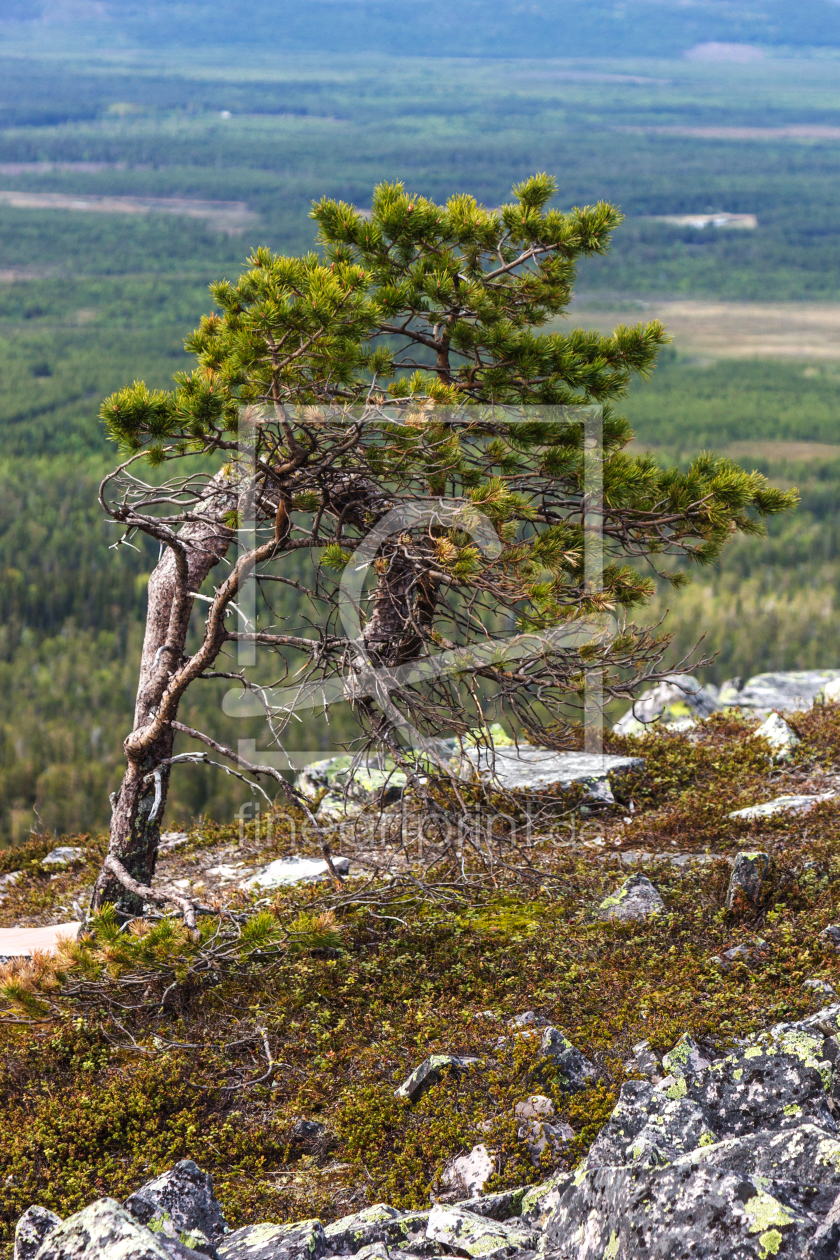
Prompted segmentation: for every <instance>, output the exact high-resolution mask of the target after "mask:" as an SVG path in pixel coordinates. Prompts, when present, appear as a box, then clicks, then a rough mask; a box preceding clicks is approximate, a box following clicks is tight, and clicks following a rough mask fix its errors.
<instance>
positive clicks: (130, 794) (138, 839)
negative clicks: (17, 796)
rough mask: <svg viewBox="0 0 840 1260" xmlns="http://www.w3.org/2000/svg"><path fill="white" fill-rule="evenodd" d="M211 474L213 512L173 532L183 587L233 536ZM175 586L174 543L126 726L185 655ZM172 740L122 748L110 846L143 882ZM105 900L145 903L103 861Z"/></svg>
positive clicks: (191, 586) (158, 581)
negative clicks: (181, 556) (182, 560)
mask: <svg viewBox="0 0 840 1260" xmlns="http://www.w3.org/2000/svg"><path fill="white" fill-rule="evenodd" d="M214 481H215V483H216V486H215V487H214V489H215V495H214V497H211V498H210V500H209V502H210V503H211V504H212V514H213V516H214V517H215V518H216V520H215V521H206V522H200V523H199V522H195V523H189V524H187V525H184V526H183V527H182V528H181V531H180V533H179V535H178V537H179V538H180V539H181V541H182V542H184V543H186V544H187V548H186V564H187V575H188V576H187V590H188V591H189V592H191V593H192V592H195V591H197V590H198V589H199V588H200V586H201V584H202V583H203V582H204V579H205V578H206V577H207V575H208V573H209V572H210V570H211V569H212V568H213V566H214V565H215V564H218V562H219V560H221V558H222V557H223V556H224V555H225V554H226V552H227V550H228V548H229V546H230V543H231V539H232V538H233V536H234V535H233V530H232V529H230V528H229V527H228V526H227V525H225V524H223V523H222V517H223V516H224V514H225V513H226V512H228V511H230V509H231V508H232V507H235V506H236V496H235V494H233V493H232V492H230V490H229V481H228V476H227V474H225V473H218V474H217V476H216V478H214ZM219 490H222V493H219ZM208 515H209V513H208ZM177 593H178V563H177V558H176V555H175V552H174V551H173V549H172V548H171V547H167V548H166V550H165V552H164V554H163V555H162V556H161V558H160V560H159V561H158V563H157V566H156V567H155V569H154V571H153V572H152V575H151V577H150V578H149V604H148V609H147V612H146V633H145V637H144V639H143V656H142V660H141V665H140V679H139V682H138V686H137V698H136V702H135V707H134V725H133V726H132V733H135V732H137V731H141V730H142V729H143V728H144V727H145V726H147V725H148V724H149V722H150V721H151V719H152V718H153V716H154V714H155V711H156V709H157V706H158V705H159V703H160V700H161V697H162V695H163V693H164V691H165V690H166V686H167V683H168V681H169V677H170V675H171V674H172V672H173V671H174V670H175V669H177V668H178V666H179V665H180V664H181V662H182V660H183V657H184V648H185V645H186V641H187V632H188V630H189V624H190V613H191V612H192V606H193V603H194V600H193V599H187V600H186V601H185V602H184V603H183V605H182V606H181V607H180V609H179V608H178V607H177V599H176V597H177ZM173 606H175V612H174V615H173ZM173 744H174V732H173V730H172V728H171V726H167V727H166V728H165V729H164V731H163V732H162V733H161V734H160V736H159V737H158V738H157V740H156V741H155V742H154V743H152V744H150V745H148V746H144V747H143V749H142V752H140V753H139V754H138V753H134V752H131V751H129V750H128V749H126V753H127V765H126V770H125V774H124V775H123V780H122V783H121V784H120V787H119V791H118V792H116V793H115V796H114V797H113V798H112V804H113V810H112V815H111V829H110V841H109V845H108V852H109V854H110V855H112V856H113V857H115V858H117V859H118V860H119V861H120V862H121V863H122V865H123V866H124V867H125V869H126V870H127V871H128V873H129V875H131V876H132V877H133V878H134V879H136V880H137V882H138V883H141V884H146V885H149V884H151V882H152V879H153V877H154V873H155V863H156V860H157V849H158V844H159V843H160V826H161V822H162V820H163V813H164V809H165V807H166V796H167V791H168V788H169V774H170V767H169V766H168V765H161V764H160V763H161V761H165V760H166V759H167V758H169V757H171V756H172V748H173ZM106 903H110V904H113V905H115V906H116V908H117V912H118V914H119V915H120V917H123V918H125V917H131V918H133V917H135V916H137V915H139V914H141V913H142V909H143V907H142V904H141V901H140V898H139V897H137V896H136V895H135V894H133V893H130V892H128V891H127V890H126V889H125V888H123V886H122V884H121V883H120V882H119V880H118V879H116V877H115V876H114V875H113V873H112V872H111V871H109V870H105V869H103V870H102V871H101V872H100V874H99V878H98V879H97V881H96V886H95V888H94V895H93V907H92V908H93V909H94V910H101V908H102V907H103V905H105V904H106Z"/></svg>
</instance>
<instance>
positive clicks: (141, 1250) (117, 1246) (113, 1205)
mask: <svg viewBox="0 0 840 1260" xmlns="http://www.w3.org/2000/svg"><path fill="white" fill-rule="evenodd" d="M35 1254H36V1257H37V1260H199V1253H198V1252H196V1251H193V1250H192V1249H191V1248H190V1247H187V1246H185V1245H184V1244H183V1243H182V1242H180V1240H179V1239H177V1238H168V1237H166V1235H164V1234H158V1233H153V1232H152V1231H151V1230H149V1229H146V1227H145V1226H144V1225H141V1224H140V1223H139V1221H137V1220H135V1218H134V1217H133V1216H131V1215H130V1213H128V1212H126V1210H125V1208H123V1207H121V1206H120V1204H119V1203H117V1202H116V1200H115V1199H97V1200H96V1202H95V1203H91V1204H89V1206H88V1207H86V1208H84V1209H83V1210H82V1211H81V1212H76V1213H75V1215H73V1216H69V1217H68V1218H67V1220H66V1221H62V1223H61V1224H60V1225H56V1227H55V1229H53V1230H52V1231H51V1232H50V1233H49V1234H48V1235H47V1237H46V1238H45V1239H44V1241H43V1242H42V1243H41V1246H40V1247H39V1248H38V1251H37V1252H36V1253H35Z"/></svg>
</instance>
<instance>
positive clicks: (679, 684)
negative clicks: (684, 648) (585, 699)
mask: <svg viewBox="0 0 840 1260" xmlns="http://www.w3.org/2000/svg"><path fill="white" fill-rule="evenodd" d="M717 707H718V701H717V693H716V690H715V688H714V687H704V686H702V684H701V683H700V682H698V680H697V679H696V678H694V677H693V676H692V675H691V674H671V675H670V676H669V677H668V678H666V679H664V680H663V681H662V682H660V683H657V684H656V686H655V687H651V688H650V689H649V690H648V691H644V692H643V693H642V694H641V696H640V697H639V699H638V700H635V701H634V702H633V704H632V706H631V707H630V708H629V709H628V710H627V712H626V713H625V714H623V716H622V717H620V718H619V720H618V721H617V722H616V723H615V725H614V726H613V730H614V731H615V732H616V734H617V735H641V734H644V732H645V731H646V730H649V729H651V730H652V729H655V727H656V726H664V727H671V728H672V729H673V727H674V726H679V727H680V728H681V729H686V727H685V723H686V722H689V723H690V724H691V725H694V723H695V722H696V720H697V719H698V718H700V719H702V718H707V717H708V716H709V715H710V714H711V713H714V711H715V709H716V708H717Z"/></svg>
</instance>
